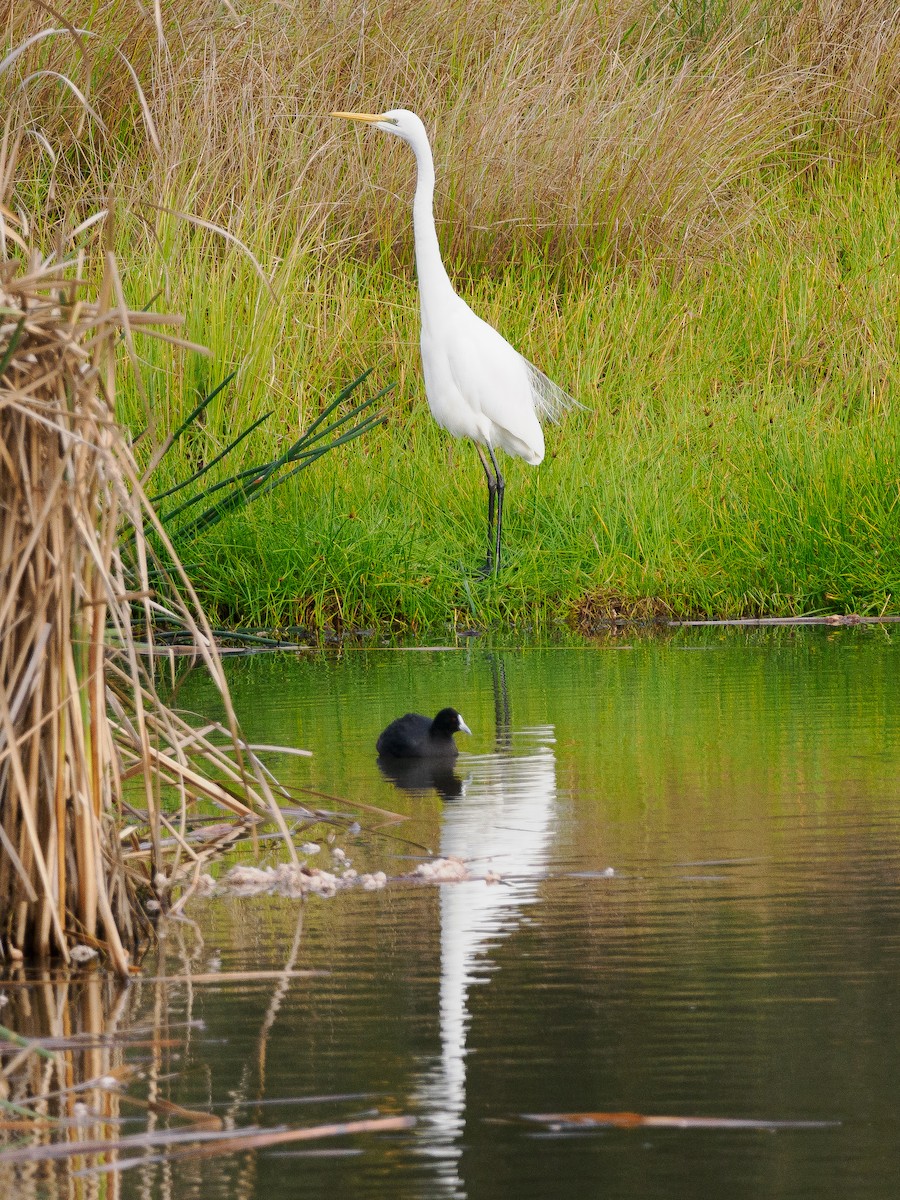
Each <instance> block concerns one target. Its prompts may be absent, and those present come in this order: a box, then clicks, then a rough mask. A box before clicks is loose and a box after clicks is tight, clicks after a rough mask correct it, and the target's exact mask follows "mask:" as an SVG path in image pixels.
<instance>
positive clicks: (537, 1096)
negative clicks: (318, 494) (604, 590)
mask: <svg viewBox="0 0 900 1200" xmlns="http://www.w3.org/2000/svg"><path fill="white" fill-rule="evenodd" d="M898 637H900V635H898V634H897V633H893V632H885V631H884V630H883V629H875V630H846V631H845V630H839V631H828V630H822V629H814V630H808V631H802V632H798V633H796V635H791V634H789V633H787V632H785V631H778V632H776V633H774V634H759V633H754V634H743V633H740V634H735V633H733V632H732V633H728V634H725V633H723V634H704V635H696V636H695V635H690V636H689V635H687V634H678V635H677V636H675V637H674V638H673V639H671V640H669V641H666V642H660V641H646V642H642V641H635V642H624V641H623V642H612V643H609V644H606V645H596V646H583V647H577V648H548V649H532V650H516V649H508V650H495V651H488V650H485V649H483V648H481V647H479V646H478V645H477V644H470V645H469V646H467V647H466V648H463V649H452V650H435V651H425V650H372V651H364V650H348V651H346V652H345V653H344V654H343V655H336V654H328V655H326V654H315V653H310V654H308V655H305V656H303V657H300V658H276V659H272V658H255V659H251V660H247V661H241V662H237V663H232V664H231V666H230V678H231V683H232V687H233V691H234V696H235V700H236V704H237V707H238V710H239V712H240V714H241V717H242V720H243V721H244V724H245V728H246V732H247V733H248V734H249V736H250V737H251V738H252V739H254V740H258V741H265V742H268V743H280V744H291V745H296V746H306V747H309V748H312V749H314V751H315V756H314V758H312V759H308V760H307V759H304V760H297V759H292V760H281V761H278V760H273V761H274V765H276V766H277V768H278V770H279V773H280V774H281V775H282V777H283V778H286V779H287V780H288V781H289V782H290V783H291V784H292V785H293V786H296V787H308V788H313V789H319V790H321V791H322V792H326V793H329V794H330V795H333V796H338V797H343V798H345V800H346V801H347V802H348V803H349V802H363V803H365V804H368V805H374V806H377V807H378V808H381V809H389V810H392V811H395V812H401V813H404V814H407V820H406V821H404V822H403V823H402V824H392V825H386V826H384V827H383V828H381V829H380V830H373V828H372V827H373V826H376V825H378V824H379V822H380V820H381V818H379V817H377V816H376V815H375V814H369V815H365V814H364V815H363V816H362V817H361V821H362V823H363V825H364V832H363V834H362V835H360V837H359V838H358V839H357V840H356V841H354V840H353V839H347V838H344V837H341V839H340V844H341V845H342V846H344V848H345V849H346V850H347V852H348V854H349V855H350V857H351V858H353V860H354V866H357V867H359V868H360V869H372V870H376V869H379V868H381V869H384V870H385V871H386V872H387V873H388V874H389V875H397V874H399V873H401V872H404V871H408V870H411V869H412V867H413V866H414V865H415V862H416V858H415V857H414V856H415V855H417V854H420V853H421V852H422V851H421V850H420V849H419V848H418V846H421V847H426V848H428V849H429V850H430V851H432V852H434V853H443V854H458V855H460V856H461V857H464V858H466V859H467V860H471V861H472V864H473V866H474V867H476V868H477V869H478V870H479V871H483V870H484V869H486V868H488V867H490V868H491V869H492V870H494V871H496V872H498V873H500V874H502V876H503V880H502V882H501V883H498V884H495V885H493V886H491V885H488V884H486V883H484V882H483V881H475V882H469V883H461V884H446V885H443V886H433V885H432V886H418V887H415V886H409V885H404V884H393V885H389V886H388V887H387V888H386V889H385V890H384V891H380V892H373V893H366V892H363V891H361V890H353V891H348V892H345V893H340V894H339V895H338V896H337V897H336V898H334V899H332V900H326V901H323V900H317V899H312V900H311V901H310V902H308V903H305V904H300V903H298V902H296V901H290V900H286V899H275V898H263V899H253V900H237V899H233V898H229V899H221V898H213V899H209V900H198V901H196V902H194V903H193V906H192V907H191V909H190V910H189V915H190V916H191V917H192V918H193V920H194V921H195V922H196V923H197V925H196V928H194V927H192V926H190V925H184V926H180V927H177V928H175V929H173V931H172V933H171V935H170V937H169V938H168V940H167V943H166V950H165V953H166V955H167V969H168V970H169V971H170V972H173V973H174V972H176V971H178V970H179V969H180V968H181V963H180V961H179V960H180V959H181V958H189V959H190V960H191V969H192V970H193V971H204V970H209V969H210V968H212V969H214V970H216V969H222V970H240V969H244V970H251V969H255V968H273V967H281V966H284V965H292V966H293V967H296V968H312V969H316V970H320V971H324V972H327V974H325V975H322V976H318V977H314V978H309V979H297V980H292V981H290V982H289V983H281V984H279V983H278V982H275V981H267V982H254V983H247V984H242V985H229V986H227V987H224V986H223V987H215V986H210V985H198V986H196V987H194V988H193V989H192V990H191V991H190V992H189V991H187V990H186V989H185V988H184V986H183V985H182V986H180V988H179V987H172V986H168V985H162V984H158V985H157V984H152V983H143V984H139V985H138V986H137V988H136V989H133V994H132V997H131V1000H130V1003H131V1004H132V1006H133V1014H134V1019H135V1020H136V1021H137V1020H139V1019H140V1018H141V1017H142V1016H149V1015H150V1014H151V1013H154V1012H156V1014H157V1015H158V1014H159V1012H160V1010H162V1011H163V1012H167V1014H168V1019H169V1021H170V1022H172V1026H173V1029H176V1028H177V1026H178V1023H179V1022H181V1021H184V1020H188V1019H190V1020H194V1021H198V1020H200V1021H202V1022H203V1026H202V1028H194V1029H192V1030H191V1031H190V1033H189V1034H188V1035H186V1034H184V1032H183V1031H181V1032H180V1033H178V1034H177V1036H176V1037H175V1039H174V1040H176V1041H178V1040H179V1039H180V1044H179V1045H178V1047H177V1048H176V1049H174V1050H172V1051H171V1052H170V1054H169V1057H167V1058H165V1061H164V1062H161V1063H157V1064H156V1065H157V1067H158V1068H160V1069H165V1070H168V1071H169V1072H171V1078H170V1079H169V1080H168V1081H167V1082H165V1083H164V1084H163V1085H162V1094H164V1095H166V1096H167V1097H168V1098H169V1099H171V1100H174V1101H176V1102H177V1103H179V1104H181V1105H184V1106H186V1107H188V1108H208V1107H213V1108H214V1109H215V1111H217V1112H218V1113H220V1114H222V1115H226V1116H228V1117H229V1118H231V1117H233V1118H234V1119H235V1121H237V1122H238V1123H239V1124H251V1123H254V1124H264V1125H275V1124H279V1123H288V1124H300V1123H316V1122H320V1121H326V1120H344V1119H351V1118H356V1117H359V1116H361V1115H375V1114H376V1113H378V1114H382V1115H384V1114H392V1113H399V1114H411V1115H413V1116H415V1117H416V1118H417V1124H416V1126H415V1128H414V1129H413V1130H411V1131H409V1132H405V1133H400V1134H391V1135H360V1136H357V1137H354V1138H345V1139H343V1140H340V1141H338V1142H334V1143H317V1144H316V1153H315V1154H311V1153H310V1152H309V1150H308V1149H307V1150H305V1151H303V1152H302V1153H301V1152H299V1151H298V1150H297V1148H296V1147H293V1148H291V1147H287V1148H285V1149H283V1150H281V1151H275V1150H270V1151H265V1152H257V1153H254V1154H237V1155H232V1156H230V1157H223V1158H217V1159H212V1160H210V1161H209V1162H203V1163H200V1164H197V1163H190V1162H189V1163H186V1164H181V1165H179V1166H178V1168H177V1170H176V1169H168V1170H166V1169H165V1168H160V1167H147V1168H142V1169H140V1170H134V1171H130V1172H126V1173H124V1174H123V1175H122V1177H121V1189H122V1191H121V1194H122V1195H123V1196H126V1197H130V1196H138V1195H141V1196H155V1195H160V1196H162V1195H166V1196H172V1197H179V1198H181V1197H193V1196H202V1197H203V1198H204V1200H207V1198H208V1200H217V1198H219V1197H221V1198H222V1200H224V1198H225V1197H228V1198H231V1197H248V1198H249V1197H258V1198H263V1200H282V1198H285V1200H286V1198H288V1197H298V1196H314V1195H315V1196H319V1195H340V1196H349V1197H361V1198H363V1197H386V1196H390V1197H443V1196H448V1197H450V1196H453V1197H498V1198H501V1197H516V1198H521V1197H552V1196H561V1195H571V1196H579V1197H580V1196H590V1197H594V1196H597V1197H601V1196H602V1197H622V1198H629V1200H630V1198H632V1197H634V1198H638V1197H640V1198H641V1200H648V1198H657V1197H658V1198H660V1200H662V1198H667V1200H670V1198H672V1197H679V1198H680V1197H685V1198H687V1197H696V1196H712V1197H718V1196H727V1197H729V1200H743V1198H748V1200H749V1198H758V1197H766V1198H771V1197H790V1198H792V1200H793V1198H800V1197H810V1198H811V1200H813V1198H815V1200H821V1198H823V1197H838V1196H840V1197H845V1196H850V1197H854V1198H860V1197H866V1198H870V1197H871V1198H875V1197H885V1198H889V1197H890V1198H894V1197H896V1196H897V1194H898V1187H900V1185H898V1180H900V1101H898V1081H900V984H898V978H900V975H898V968H900V888H898V883H900V856H898V851H900V803H898V802H900V777H898V765H900V701H898V686H897V679H898V665H900V657H898V652H900V641H898ZM179 699H180V700H181V702H182V703H184V704H185V705H186V706H188V707H192V708H195V709H199V710H206V711H211V708H212V700H211V697H210V694H209V692H208V690H207V688H206V687H205V686H204V684H203V682H202V680H201V679H200V678H199V677H192V678H190V679H188V680H186V681H185V683H184V685H183V687H182V690H181V694H180V697H179ZM447 703H452V704H454V705H456V707H458V708H459V709H460V711H461V712H462V714H463V716H464V717H465V720H466V722H467V723H468V724H469V725H470V726H471V728H472V730H473V736H472V737H471V738H465V737H464V736H463V737H460V738H459V739H458V740H459V742H460V746H461V748H462V750H463V753H462V754H461V756H460V759H459V761H458V765H457V769H456V772H455V776H456V778H455V779H449V780H448V779H447V778H444V779H442V780H439V781H438V783H439V785H440V786H441V787H442V788H443V791H444V795H443V796H440V795H439V794H438V793H437V792H436V791H435V790H434V788H433V787H432V788H430V790H426V791H424V792H422V791H420V792H419V793H418V794H410V793H409V792H408V791H403V790H400V789H398V787H397V786H396V785H395V784H394V783H393V782H391V781H390V780H389V779H386V778H384V776H383V775H382V774H381V772H380V771H379V768H378V766H377V764H376V760H375V755H374V751H373V746H374V741H375V738H376V736H377V734H378V732H379V730H380V729H381V728H382V727H383V726H384V725H385V724H386V723H387V722H388V721H389V720H390V719H391V718H392V717H394V716H397V715H398V714H400V713H402V712H403V711H405V710H406V709H407V708H409V709H413V710H418V711H424V712H434V711H436V710H437V709H438V708H439V707H441V706H443V705H444V704H447ZM407 782H409V781H407ZM413 782H415V783H418V784H419V785H420V787H427V785H428V782H429V781H427V780H424V781H423V780H421V779H420V780H417V781H413ZM318 803H321V804H322V805H323V806H324V807H335V803H334V802H326V801H324V800H323V801H318ZM316 832H318V833H323V832H324V831H323V830H321V829H320V830H319V831H314V835H315V834H316ZM401 839H405V840H401ZM416 843H417V844H418V846H417V845H416ZM326 854H327V850H323V852H322V855H323V857H324V856H325V855H326ZM326 865H327V863H326ZM156 969H157V968H156V966H155V965H154V964H153V963H150V964H148V973H149V974H152V973H154V971H156ZM165 1070H163V1073H165ZM334 1097H344V1098H334ZM623 1111H627V1112H634V1113H639V1114H644V1115H651V1116H678V1117H680V1116H686V1117H728V1118H757V1119H760V1120H763V1121H767V1122H773V1123H774V1122H792V1121H798V1122H822V1123H823V1125H822V1127H818V1128H817V1127H812V1128H810V1127H806V1128H787V1127H783V1128H779V1129H777V1130H774V1131H773V1130H772V1129H763V1130H761V1129H751V1128H745V1129H724V1128H657V1127H640V1126H638V1127H633V1128H611V1129H605V1130H599V1131H592V1132H577V1133H572V1132H564V1131H558V1130H554V1129H553V1128H552V1127H550V1126H548V1125H546V1124H540V1123H538V1124H529V1123H526V1122H523V1121H522V1119H521V1118H522V1117H523V1115H525V1114H546V1113H578V1112H623Z"/></svg>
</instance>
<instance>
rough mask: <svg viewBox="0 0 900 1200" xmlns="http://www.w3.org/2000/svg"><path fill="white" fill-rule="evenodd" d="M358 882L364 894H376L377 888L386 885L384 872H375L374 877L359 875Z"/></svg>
mask: <svg viewBox="0 0 900 1200" xmlns="http://www.w3.org/2000/svg"><path fill="white" fill-rule="evenodd" d="M359 882H360V883H361V884H362V886H363V890H364V891H366V892H376V891H377V890H378V889H379V888H383V887H384V885H385V884H386V883H387V875H385V873H384V871H376V872H375V873H374V875H360V877H359Z"/></svg>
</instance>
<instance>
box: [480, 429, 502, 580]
mask: <svg viewBox="0 0 900 1200" xmlns="http://www.w3.org/2000/svg"><path fill="white" fill-rule="evenodd" d="M475 449H476V450H477V451H478V457H479V458H480V459H481V465H482V466H483V467H484V477H485V479H486V480H487V486H488V555H487V561H486V562H485V564H484V569H483V571H482V572H481V574H483V575H490V573H491V572H492V571H496V569H497V559H496V549H497V546H498V544H499V541H498V538H497V536H496V515H497V501H498V498H499V500H500V505H501V507H502V503H503V499H502V492H500V491H499V490H498V489H499V488H502V486H503V481H502V480H501V479H500V475H499V472H498V471H497V463H496V460H495V459H494V453H493V451H492V450H491V449H490V447H488V453H489V454H490V456H491V461H492V462H493V463H494V471H491V468H490V466H489V465H488V460H487V459H486V458H485V456H484V451H483V450H482V449H481V447H480V446H479V445H478V444H477V442H476V444H475ZM494 472H497V473H496V474H495V473H494Z"/></svg>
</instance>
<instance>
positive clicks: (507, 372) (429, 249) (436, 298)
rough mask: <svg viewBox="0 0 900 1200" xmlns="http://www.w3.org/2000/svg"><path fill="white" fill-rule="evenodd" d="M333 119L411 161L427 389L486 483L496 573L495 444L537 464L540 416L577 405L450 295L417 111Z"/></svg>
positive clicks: (498, 494) (435, 410)
mask: <svg viewBox="0 0 900 1200" xmlns="http://www.w3.org/2000/svg"><path fill="white" fill-rule="evenodd" d="M332 116H335V117H349V118H350V120H352V121H365V122H367V123H368V124H370V125H374V126H375V127H376V129H381V130H383V131H384V132H385V133H393V134H396V136H397V137H400V138H402V139H403V141H404V142H406V143H407V144H408V145H409V146H411V147H412V151H413V153H414V154H415V156H416V166H417V168H418V177H417V182H416V196H415V200H414V201H413V228H414V232H415V242H416V272H417V274H418V277H419V303H420V311H421V316H422V338H421V345H422V370H423V372H424V375H425V392H426V395H427V396H428V407H429V408H430V409H431V414H432V416H433V417H434V419H435V420H436V421H437V423H438V425H440V426H442V428H444V429H446V430H448V431H449V432H450V433H452V434H453V435H454V437H467V438H471V439H472V441H473V442H474V443H475V447H476V449H477V450H478V456H479V458H480V459H481V465H482V466H483V467H484V473H485V476H486V477H487V485H488V560H487V570H488V571H490V570H491V569H493V570H495V571H496V570H497V568H498V567H499V565H500V541H501V537H502V533H503V488H504V482H503V476H502V475H501V474H500V468H499V467H498V466H497V459H496V458H495V456H494V451H495V449H496V448H497V447H498V446H499V447H501V448H502V449H503V450H505V451H506V452H507V454H516V455H518V457H519V458H524V460H525V461H526V462H527V463H530V464H531V465H532V466H537V464H538V463H539V462H541V460H542V459H543V457H544V434H543V431H542V429H541V423H540V419H539V418H541V417H548V418H550V419H553V418H555V417H557V416H558V415H559V414H560V413H561V412H562V411H563V410H564V409H566V408H568V407H570V406H571V405H573V404H574V403H575V401H574V400H573V399H572V397H571V396H569V395H567V394H566V393H565V392H564V391H563V390H562V389H561V388H559V387H557V386H556V384H555V383H552V382H551V381H550V380H549V379H548V378H547V376H546V375H543V374H542V373H541V372H540V371H539V370H538V369H537V367H535V366H533V365H532V364H531V363H530V362H529V361H528V360H527V359H526V358H523V357H522V355H521V354H519V352H518V350H514V349H513V347H512V346H511V345H510V344H509V342H507V341H506V339H505V338H502V337H501V336H500V334H499V333H497V331H496V329H493V328H491V326H490V325H488V324H487V323H486V322H485V321H482V319H481V318H480V317H478V316H476V315H475V313H474V312H472V310H471V308H469V306H468V304H466V302H465V301H464V300H463V299H461V297H459V296H457V294H456V292H455V291H454V290H453V285H452V284H451V282H450V279H449V276H448V275H447V272H446V270H445V269H444V264H443V262H442V261H441V251H440V247H439V246H438V239H437V230H436V229H435V225H434V161H433V159H432V157H431V146H430V145H429V142H428V134H427V133H426V132H425V126H424V125H423V124H422V122H421V121H420V119H419V118H418V117H417V116H416V114H415V113H413V112H409V111H408V110H407V109H405V108H395V109H391V111H390V112H386V113H382V114H381V115H380V116H379V115H376V114H374V113H349V112H336V113H332ZM482 447H484V449H482ZM485 450H486V451H487V455H485ZM488 460H490V461H488Z"/></svg>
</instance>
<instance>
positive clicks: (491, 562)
mask: <svg viewBox="0 0 900 1200" xmlns="http://www.w3.org/2000/svg"><path fill="white" fill-rule="evenodd" d="M500 566H501V564H500V562H499V561H498V560H496V559H495V558H494V557H493V555H488V557H487V558H486V559H485V560H484V564H483V565H482V566H480V567H479V568H478V570H477V571H476V572H475V578H476V579H490V577H491V576H492V575H496V574H498V572H499V570H500Z"/></svg>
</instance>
